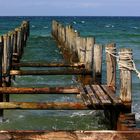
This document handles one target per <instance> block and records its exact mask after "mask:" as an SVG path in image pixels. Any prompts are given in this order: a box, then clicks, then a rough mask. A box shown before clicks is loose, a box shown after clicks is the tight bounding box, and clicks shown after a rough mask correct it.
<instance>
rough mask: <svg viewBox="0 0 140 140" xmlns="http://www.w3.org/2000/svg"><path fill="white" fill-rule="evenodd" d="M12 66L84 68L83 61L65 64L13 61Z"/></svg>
mask: <svg viewBox="0 0 140 140" xmlns="http://www.w3.org/2000/svg"><path fill="white" fill-rule="evenodd" d="M12 65H13V66H18V67H77V68H84V67H85V65H84V64H83V63H73V64H66V63H46V62H41V63H37V62H21V63H13V64H12Z"/></svg>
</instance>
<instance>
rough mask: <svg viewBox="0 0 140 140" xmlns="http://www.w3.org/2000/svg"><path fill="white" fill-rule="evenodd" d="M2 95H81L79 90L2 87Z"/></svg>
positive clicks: (0, 90) (0, 89)
mask: <svg viewBox="0 0 140 140" xmlns="http://www.w3.org/2000/svg"><path fill="white" fill-rule="evenodd" d="M1 94H79V90H78V88H76V87H75V88H74V87H65V88H64V87H52V88H15V87H2V88H1V87H0V95H1Z"/></svg>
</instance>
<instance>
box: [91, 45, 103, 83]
mask: <svg viewBox="0 0 140 140" xmlns="http://www.w3.org/2000/svg"><path fill="white" fill-rule="evenodd" d="M101 82H102V45H99V44H95V45H94V51H93V83H95V84H101Z"/></svg>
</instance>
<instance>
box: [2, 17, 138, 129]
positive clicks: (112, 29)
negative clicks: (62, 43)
mask: <svg viewBox="0 0 140 140" xmlns="http://www.w3.org/2000/svg"><path fill="white" fill-rule="evenodd" d="M23 20H29V21H30V37H29V39H28V42H27V46H26V47H25V50H24V54H23V57H22V59H21V61H23V62H29V61H32V62H64V60H63V57H62V54H61V52H60V51H59V49H58V48H57V45H56V42H55V41H54V39H53V38H52V36H51V23H52V20H57V21H59V22H61V23H62V24H64V25H69V24H70V25H72V26H73V27H74V29H75V30H77V31H78V32H80V35H81V36H90V37H92V36H93V37H95V40H96V43H98V44H103V46H104V47H105V46H106V44H108V43H111V42H114V43H116V46H117V50H119V49H120V48H132V49H133V58H134V62H135V64H136V68H137V69H138V70H139V71H140V17H82V16H81V17H75V16H72V17H67V16H64V17H63V16H62V17H58V16H56V17H55V16H54V17H48V16H46V17H41V16H38V17H35V16H34V17H27V16H25V17H24V16H22V17H20V16H16V17H0V35H3V34H6V33H7V32H8V31H11V30H13V29H14V28H16V27H18V26H19V25H20V24H21V22H22V21H23ZM104 47H103V48H104ZM104 54H105V53H104ZM103 59H104V61H103V68H102V72H103V75H104V76H103V79H102V82H103V83H106V63H105V55H104V56H103ZM22 69H30V70H34V69H38V68H22ZM41 69H46V68H41ZM132 81H133V85H132V96H133V103H132V104H133V106H132V112H133V113H135V114H136V122H137V127H138V128H140V79H139V78H138V76H137V74H136V73H133V76H132ZM119 82H120V81H119V71H118V70H117V87H118V88H117V94H118V95H119V86H120V85H119ZM76 85H77V83H76V81H75V78H74V76H66V75H64V76H62V75H61V76H60V75H57V76H16V78H15V80H13V81H12V86H13V87H56V86H60V87H61V86H65V87H66V86H76ZM75 96H76V95H11V96H10V100H11V101H19V102H20V101H27V102H32V101H38V102H64V101H65V102H77V101H79V99H76V98H75ZM4 119H5V121H4V122H0V130H105V129H108V127H107V124H106V121H105V119H104V113H103V111H95V110H90V111H78V110H75V111H72V110H67V111H66V110H65V111H64V110H59V111H57V110H55V111H54V110H5V111H4Z"/></svg>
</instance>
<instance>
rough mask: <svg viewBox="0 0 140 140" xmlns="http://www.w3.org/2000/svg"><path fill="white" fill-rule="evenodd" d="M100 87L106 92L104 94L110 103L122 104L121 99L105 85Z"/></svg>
mask: <svg viewBox="0 0 140 140" xmlns="http://www.w3.org/2000/svg"><path fill="white" fill-rule="evenodd" d="M101 87H102V88H103V90H104V91H105V92H106V94H107V95H108V96H109V97H110V99H111V100H112V103H113V104H114V105H116V104H122V101H121V99H120V98H119V97H117V96H116V95H115V94H114V92H113V90H111V88H109V87H108V86H107V85H101Z"/></svg>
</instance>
